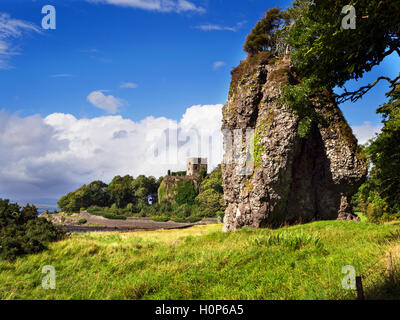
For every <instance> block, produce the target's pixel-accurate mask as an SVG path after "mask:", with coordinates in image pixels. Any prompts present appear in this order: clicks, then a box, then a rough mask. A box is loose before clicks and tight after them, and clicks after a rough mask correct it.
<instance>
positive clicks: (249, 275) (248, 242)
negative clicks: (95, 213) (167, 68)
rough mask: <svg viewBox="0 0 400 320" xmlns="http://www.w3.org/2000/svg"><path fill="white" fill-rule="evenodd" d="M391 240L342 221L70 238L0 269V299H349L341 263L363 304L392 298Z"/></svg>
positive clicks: (389, 231)
mask: <svg viewBox="0 0 400 320" xmlns="http://www.w3.org/2000/svg"><path fill="white" fill-rule="evenodd" d="M399 235H400V225H396V224H390V225H373V224H369V223H355V222H344V221H331V222H314V223H310V224H306V225H299V226H293V227H289V228H282V229H278V230H268V229H243V230H239V231H237V232H231V233H222V232H221V225H207V226H195V227H193V228H189V229H183V230H161V231H151V232H136V233H89V234H73V235H72V236H71V237H70V238H69V239H66V240H63V241H60V242H56V243H52V244H51V245H50V246H49V250H47V251H44V252H42V253H39V254H35V255H27V256H23V257H20V258H18V259H17V260H16V261H15V262H6V261H0V298H1V299H355V297H356V293H355V292H354V291H352V290H344V289H343V288H342V285H341V283H342V279H343V277H344V274H342V267H343V266H345V265H352V266H354V267H355V269H356V272H357V274H358V275H363V277H364V278H363V284H364V288H365V293H366V297H367V298H374V297H391V298H392V297H399V295H398V293H396V290H391V291H390V290H388V287H387V274H386V263H385V256H386V252H387V251H388V250H392V249H393V248H397V247H400V239H399ZM45 265H52V266H54V267H55V268H56V272H57V273H56V274H57V283H56V285H57V288H56V290H44V289H42V287H41V281H42V278H43V277H44V276H45V275H44V274H42V273H41V270H42V267H43V266H45ZM395 265H396V264H395ZM397 274H399V273H396V275H397Z"/></svg>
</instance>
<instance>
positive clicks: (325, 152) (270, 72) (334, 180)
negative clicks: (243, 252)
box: [222, 56, 367, 230]
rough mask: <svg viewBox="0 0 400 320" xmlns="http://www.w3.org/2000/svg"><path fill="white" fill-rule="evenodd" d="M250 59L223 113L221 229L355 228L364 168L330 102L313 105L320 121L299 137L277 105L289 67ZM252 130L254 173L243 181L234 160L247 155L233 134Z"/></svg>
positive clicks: (297, 122) (290, 115)
mask: <svg viewBox="0 0 400 320" xmlns="http://www.w3.org/2000/svg"><path fill="white" fill-rule="evenodd" d="M252 59H253V60H251V61H247V62H242V63H241V65H240V67H239V69H236V70H234V71H233V79H232V83H231V88H230V92H229V97H228V100H227V103H226V105H225V106H224V108H223V121H222V129H223V133H224V159H223V163H222V171H223V187H224V196H225V200H226V203H227V209H226V211H225V218H224V229H225V230H235V229H238V228H241V227H244V226H247V227H255V228H259V227H279V226H282V225H285V224H295V223H305V222H310V221H314V220H331V219H344V220H357V219H358V217H357V216H356V215H355V214H354V213H353V212H352V209H351V206H350V198H351V196H352V195H353V194H354V193H355V192H356V191H357V189H358V187H359V186H360V185H361V183H362V182H363V181H364V179H365V176H366V174H367V161H366V159H365V158H364V157H362V153H361V151H360V149H359V147H358V145H357V140H356V138H355V137H354V135H353V133H352V131H351V128H350V127H349V125H348V124H347V122H346V120H345V119H344V117H343V115H342V113H341V111H340V109H339V108H338V106H337V105H336V104H335V103H334V100H333V99H331V100H330V102H329V103H326V101H325V100H324V103H318V102H315V106H314V110H313V111H314V112H315V114H317V115H318V116H319V117H320V118H321V119H324V120H325V121H322V122H315V121H313V122H310V123H309V128H307V134H301V133H299V126H302V125H303V124H302V123H301V121H302V119H301V118H300V117H299V115H298V114H297V113H296V112H295V111H294V110H293V109H292V108H291V107H290V106H288V105H285V104H284V103H281V102H280V100H281V99H280V97H281V85H282V84H284V83H285V82H287V81H289V80H290V79H289V78H290V69H291V65H290V63H289V61H288V60H281V61H276V60H271V59H270V60H267V59H266V58H265V56H264V58H263V59H256V58H254V57H253V58H252ZM246 67H247V68H249V70H246ZM235 72H236V73H235ZM249 129H254V133H253V136H252V139H251V141H252V143H253V144H254V147H253V149H252V150H253V151H252V157H253V158H254V159H253V160H254V161H253V163H254V170H251V172H246V174H243V170H240V167H241V166H242V165H243V164H242V163H241V162H240V161H237V159H236V158H235V155H234V154H232V152H233V151H234V150H236V149H239V150H242V151H243V152H246V150H245V148H244V147H243V146H242V144H243V141H237V140H235V139H233V142H232V137H233V136H234V135H233V134H232V132H234V131H238V130H239V131H242V132H243V133H245V131H246V130H249ZM300 131H301V130H300ZM235 148H236V149H235Z"/></svg>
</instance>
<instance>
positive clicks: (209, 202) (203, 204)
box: [196, 189, 223, 217]
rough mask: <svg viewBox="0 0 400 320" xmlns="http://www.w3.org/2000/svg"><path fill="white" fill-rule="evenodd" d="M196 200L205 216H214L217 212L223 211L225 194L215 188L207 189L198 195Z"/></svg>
mask: <svg viewBox="0 0 400 320" xmlns="http://www.w3.org/2000/svg"><path fill="white" fill-rule="evenodd" d="M196 201H197V202H198V204H199V207H200V211H201V214H202V215H203V216H206V217H214V216H215V215H216V214H217V212H219V211H222V207H223V194H221V193H219V192H217V191H215V190H214V189H207V190H205V191H203V192H201V193H200V194H199V195H198V196H197V197H196Z"/></svg>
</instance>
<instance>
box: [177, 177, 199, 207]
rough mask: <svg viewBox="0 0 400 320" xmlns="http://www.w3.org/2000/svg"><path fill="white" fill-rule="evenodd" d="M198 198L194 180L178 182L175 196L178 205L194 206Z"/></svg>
mask: <svg viewBox="0 0 400 320" xmlns="http://www.w3.org/2000/svg"><path fill="white" fill-rule="evenodd" d="M196 196H197V190H196V188H195V186H194V183H193V181H192V180H184V181H179V182H178V187H177V188H176V196H175V201H176V203H177V204H178V205H182V204H189V205H192V204H194V202H195V199H196Z"/></svg>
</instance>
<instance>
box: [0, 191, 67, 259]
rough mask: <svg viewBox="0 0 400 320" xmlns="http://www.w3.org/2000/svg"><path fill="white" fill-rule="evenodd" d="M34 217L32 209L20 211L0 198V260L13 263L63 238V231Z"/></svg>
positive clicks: (43, 219) (34, 210) (35, 212)
mask: <svg viewBox="0 0 400 320" xmlns="http://www.w3.org/2000/svg"><path fill="white" fill-rule="evenodd" d="M37 215H38V212H37V209H36V207H35V206H29V205H27V206H26V207H24V208H23V209H22V210H21V208H20V207H19V206H18V205H17V204H10V202H9V200H2V199H0V258H2V259H6V260H14V259H15V258H16V257H17V256H19V255H23V254H30V253H38V252H40V251H42V250H45V249H46V245H47V243H48V242H52V241H57V240H60V239H62V238H63V237H64V236H65V231H64V230H62V229H61V228H60V227H57V226H55V225H53V224H52V223H51V222H50V221H48V220H47V219H45V218H39V217H37Z"/></svg>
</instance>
